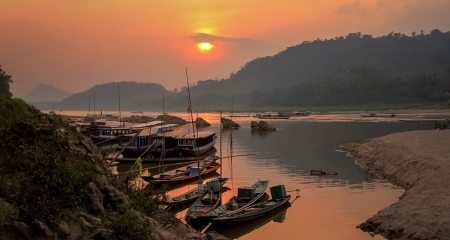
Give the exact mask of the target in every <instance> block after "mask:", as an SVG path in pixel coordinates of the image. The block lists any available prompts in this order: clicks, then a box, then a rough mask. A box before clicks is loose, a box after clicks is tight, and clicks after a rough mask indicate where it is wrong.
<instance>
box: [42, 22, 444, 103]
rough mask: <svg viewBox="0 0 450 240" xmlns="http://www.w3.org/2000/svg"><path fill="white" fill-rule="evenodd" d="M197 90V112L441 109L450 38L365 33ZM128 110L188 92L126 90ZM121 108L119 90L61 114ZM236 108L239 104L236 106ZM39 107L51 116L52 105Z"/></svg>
mask: <svg viewBox="0 0 450 240" xmlns="http://www.w3.org/2000/svg"><path fill="white" fill-rule="evenodd" d="M193 85H194V86H191V97H192V106H193V109H194V110H200V111H201V110H213V111H214V110H215V111H218V110H230V109H231V108H232V106H234V109H235V110H253V109H267V110H269V109H272V110H278V109H282V108H292V109H301V108H314V107H316V106H317V107H327V106H335V108H336V106H350V107H351V106H356V105H366V106H367V105H373V104H381V105H383V104H384V105H392V104H395V105H397V106H398V105H405V104H416V103H436V102H439V103H443V104H444V105H446V106H444V107H450V32H446V33H443V32H441V31H439V30H433V31H432V32H431V33H430V34H423V33H421V34H413V35H412V36H406V35H403V34H400V33H393V32H392V33H389V34H388V35H385V36H382V37H377V38H373V37H371V36H370V35H363V34H361V33H350V34H348V35H347V36H346V37H336V38H334V39H326V40H321V39H317V40H315V41H310V42H303V43H302V44H299V45H297V46H293V47H289V48H287V49H286V50H284V51H282V52H280V53H278V54H276V55H274V56H271V57H263V58H257V59H255V60H253V61H250V62H248V63H247V64H245V66H243V67H242V68H241V69H240V70H239V71H237V72H236V73H232V74H231V75H230V78H228V79H214V80H213V79H211V80H204V81H198V82H197V83H196V84H193ZM120 88H121V99H122V104H121V106H122V109H123V110H144V111H146V110H152V111H161V110H162V105H163V99H162V94H163V92H164V93H165V101H164V102H165V110H166V111H169V112H170V111H185V110H186V109H187V95H188V94H187V92H186V87H181V91H180V92H171V91H167V90H166V89H165V88H164V87H163V86H161V85H159V84H154V83H136V82H122V83H120ZM94 90H95V99H96V110H100V109H103V110H116V109H118V90H117V83H107V84H102V85H98V86H95V87H93V88H91V89H89V90H86V91H85V92H83V93H78V94H74V95H72V96H70V97H68V98H67V99H65V100H64V101H62V102H60V103H55V110H58V109H63V110H64V109H65V110H87V109H88V107H89V105H88V104H89V98H90V101H91V110H93V101H94ZM233 103H234V105H233ZM37 107H38V108H42V109H51V108H50V107H51V103H49V102H47V103H46V104H43V103H39V104H38V106H37Z"/></svg>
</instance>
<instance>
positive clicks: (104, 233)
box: [93, 228, 114, 240]
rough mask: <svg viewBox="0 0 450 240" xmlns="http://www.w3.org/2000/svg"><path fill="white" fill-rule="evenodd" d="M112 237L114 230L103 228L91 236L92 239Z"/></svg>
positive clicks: (102, 239) (107, 239)
mask: <svg viewBox="0 0 450 240" xmlns="http://www.w3.org/2000/svg"><path fill="white" fill-rule="evenodd" d="M113 238H114V232H113V231H111V230H109V229H105V228H102V229H100V231H98V232H97V233H95V234H94V236H93V239H94V240H109V239H113Z"/></svg>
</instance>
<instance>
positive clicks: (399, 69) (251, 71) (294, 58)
mask: <svg viewBox="0 0 450 240" xmlns="http://www.w3.org/2000/svg"><path fill="white" fill-rule="evenodd" d="M355 66H365V67H370V68H374V69H376V70H377V71H380V72H383V73H384V74H386V75H388V76H390V77H392V78H397V77H405V76H406V75H419V74H431V75H432V74H433V73H435V74H437V75H438V76H442V75H443V74H445V73H446V72H447V68H448V67H450V32H447V33H443V32H441V31H439V30H438V29H435V30H433V31H431V33H430V34H427V35H425V34H423V33H421V34H419V35H415V34H414V36H406V35H404V34H401V33H394V32H391V33H389V34H387V35H385V36H381V37H377V38H373V37H372V36H371V35H367V34H366V35H363V34H361V33H360V32H358V33H350V34H348V35H347V36H345V37H343V36H341V37H335V38H333V39H325V40H321V39H317V40H314V41H305V42H303V43H301V44H299V45H296V46H292V47H288V48H287V49H286V50H284V51H282V52H280V53H278V54H276V55H274V56H268V57H262V58H257V59H255V60H253V61H250V62H248V63H247V64H245V65H244V66H243V67H242V68H241V69H240V70H239V71H237V72H236V73H232V74H231V75H230V78H228V79H220V80H214V79H209V80H204V81H198V82H197V86H195V87H193V88H192V93H193V94H208V93H211V92H215V93H217V94H224V95H229V94H239V93H244V92H251V91H254V90H258V91H272V90H274V89H284V88H288V87H292V86H297V85H299V84H304V83H311V82H316V81H319V80H321V79H324V78H327V77H329V76H330V75H332V74H334V73H335V72H336V71H339V70H341V71H342V70H347V69H349V68H352V67H355Z"/></svg>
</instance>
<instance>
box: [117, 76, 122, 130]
mask: <svg viewBox="0 0 450 240" xmlns="http://www.w3.org/2000/svg"><path fill="white" fill-rule="evenodd" d="M119 84H120V83H117V91H118V93H119V126H122V113H121V112H120V86H119Z"/></svg>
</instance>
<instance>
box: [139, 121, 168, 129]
mask: <svg viewBox="0 0 450 240" xmlns="http://www.w3.org/2000/svg"><path fill="white" fill-rule="evenodd" d="M161 123H163V122H161V121H151V122H148V123H141V124H135V125H133V126H132V128H134V129H136V128H146V127H152V126H155V125H158V124H161ZM163 126H164V125H163Z"/></svg>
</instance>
